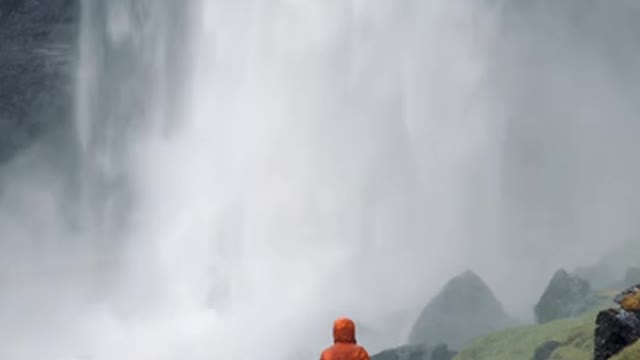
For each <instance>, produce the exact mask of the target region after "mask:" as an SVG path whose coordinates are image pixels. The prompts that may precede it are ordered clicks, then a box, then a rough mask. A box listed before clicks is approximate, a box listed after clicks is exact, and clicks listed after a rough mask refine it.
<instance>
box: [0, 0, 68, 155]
mask: <svg viewBox="0 0 640 360" xmlns="http://www.w3.org/2000/svg"><path fill="white" fill-rule="evenodd" d="M78 7H79V0H0V84H2V86H0V162H2V161H4V160H6V159H8V158H10V157H11V156H13V155H14V154H15V153H16V152H17V151H19V150H20V149H21V148H24V147H26V146H28V145H30V144H31V143H32V142H33V141H34V140H36V139H37V138H38V137H40V136H41V135H43V134H44V133H46V132H47V131H49V130H54V129H56V128H58V127H59V126H60V125H62V124H63V123H64V122H66V121H69V118H70V116H69V115H70V113H71V107H72V106H71V102H72V100H71V99H72V90H71V88H72V76H71V68H72V62H73V58H74V56H75V50H74V48H75V37H76V33H77V22H78V18H79V16H78V13H79V11H78Z"/></svg>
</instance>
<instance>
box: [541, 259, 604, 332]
mask: <svg viewBox="0 0 640 360" xmlns="http://www.w3.org/2000/svg"><path fill="white" fill-rule="evenodd" d="M597 303H598V297H597V296H596V294H595V293H594V292H593V291H592V290H591V286H590V285H589V283H588V282H587V281H586V280H584V279H582V278H580V277H578V276H576V275H571V274H569V273H567V272H566V271H565V270H558V271H557V272H556V273H555V275H554V276H553V278H552V279H551V281H550V282H549V285H548V286H547V289H546V290H545V292H544V293H543V294H542V297H541V298H540V301H538V303H537V304H536V306H535V309H534V311H535V315H536V319H537V321H538V323H541V324H543V323H546V322H549V321H552V320H556V319H562V318H567V317H573V316H577V315H580V314H582V313H584V312H585V311H587V310H589V309H591V308H593V307H594V306H595V305H596V304H597Z"/></svg>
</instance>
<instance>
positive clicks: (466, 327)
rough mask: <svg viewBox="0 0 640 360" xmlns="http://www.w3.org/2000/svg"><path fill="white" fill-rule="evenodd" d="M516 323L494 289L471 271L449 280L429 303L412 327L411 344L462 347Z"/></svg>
mask: <svg viewBox="0 0 640 360" xmlns="http://www.w3.org/2000/svg"><path fill="white" fill-rule="evenodd" d="M514 324H515V322H514V321H513V320H512V319H511V318H510V317H509V316H508V315H507V314H506V312H505V311H504V309H503V307H502V304H500V302H499V301H498V300H497V299H496V297H495V296H494V294H493V292H492V291H491V289H489V287H488V286H487V285H486V284H485V283H484V282H483V281H482V279H481V278H480V277H479V276H478V275H476V274H474V273H473V272H470V271H467V272H465V273H464V274H462V275H459V276H457V277H455V278H453V279H452V280H451V281H449V283H447V284H446V285H445V286H444V288H443V289H442V291H441V292H440V293H439V294H438V295H437V296H436V297H434V298H433V300H431V301H430V302H429V303H428V304H427V306H426V307H425V308H424V309H423V311H422V313H421V314H420V316H419V317H418V319H417V321H416V322H415V324H414V326H413V328H412V330H411V333H410V335H409V343H410V344H426V345H435V344H440V343H446V344H449V345H450V346H451V347H452V348H453V349H461V348H462V347H464V345H465V344H467V343H468V342H469V341H470V340H471V339H473V338H475V337H478V336H483V335H486V334H489V333H491V332H494V331H498V330H502V329H505V328H507V327H509V326H512V325H514Z"/></svg>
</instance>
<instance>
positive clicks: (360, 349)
mask: <svg viewBox="0 0 640 360" xmlns="http://www.w3.org/2000/svg"><path fill="white" fill-rule="evenodd" d="M356 346H357V347H358V354H359V356H360V358H362V359H369V353H368V352H367V349H365V348H364V346H361V345H356Z"/></svg>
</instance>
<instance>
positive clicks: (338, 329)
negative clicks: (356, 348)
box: [333, 317, 357, 344]
mask: <svg viewBox="0 0 640 360" xmlns="http://www.w3.org/2000/svg"><path fill="white" fill-rule="evenodd" d="M333 342H334V343H348V344H356V343H357V341H356V324H355V323H354V322H353V320H351V319H349V318H346V317H341V318H339V319H336V321H334V322H333Z"/></svg>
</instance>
